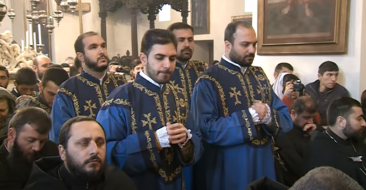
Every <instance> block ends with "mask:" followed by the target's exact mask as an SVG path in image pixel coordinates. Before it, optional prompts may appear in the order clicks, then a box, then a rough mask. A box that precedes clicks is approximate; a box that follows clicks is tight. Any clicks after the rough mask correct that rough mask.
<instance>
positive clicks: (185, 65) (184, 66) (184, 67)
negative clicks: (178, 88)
mask: <svg viewBox="0 0 366 190" xmlns="http://www.w3.org/2000/svg"><path fill="white" fill-rule="evenodd" d="M188 62H189V61H187V62H186V64H184V65H182V67H183V69H186V67H187V65H188Z"/></svg>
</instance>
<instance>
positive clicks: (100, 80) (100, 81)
mask: <svg viewBox="0 0 366 190" xmlns="http://www.w3.org/2000/svg"><path fill="white" fill-rule="evenodd" d="M83 70H84V69H83ZM84 72H85V73H88V72H86V71H85V70H84ZM88 74H89V73H88ZM106 74H107V72H104V75H103V77H102V78H100V79H98V80H99V84H100V85H102V84H103V79H104V77H105V75H106ZM89 75H91V74H89ZM91 76H93V75H91ZM93 77H95V76H93ZM95 78H97V77H95Z"/></svg>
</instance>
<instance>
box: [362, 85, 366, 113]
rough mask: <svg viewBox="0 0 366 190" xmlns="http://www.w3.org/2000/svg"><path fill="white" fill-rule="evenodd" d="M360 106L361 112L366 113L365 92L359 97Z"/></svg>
mask: <svg viewBox="0 0 366 190" xmlns="http://www.w3.org/2000/svg"><path fill="white" fill-rule="evenodd" d="M361 105H362V111H364V112H365V113H366V90H364V91H363V92H362V95H361Z"/></svg>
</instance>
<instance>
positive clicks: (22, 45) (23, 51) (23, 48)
mask: <svg viewBox="0 0 366 190" xmlns="http://www.w3.org/2000/svg"><path fill="white" fill-rule="evenodd" d="M22 52H24V40H22Z"/></svg>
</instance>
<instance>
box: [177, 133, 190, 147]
mask: <svg viewBox="0 0 366 190" xmlns="http://www.w3.org/2000/svg"><path fill="white" fill-rule="evenodd" d="M191 138H192V134H191V130H190V129H188V130H187V139H186V141H185V142H184V143H183V144H181V143H179V144H178V145H179V147H180V148H183V147H184V145H186V144H187V142H188V141H189V139H191Z"/></svg>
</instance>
